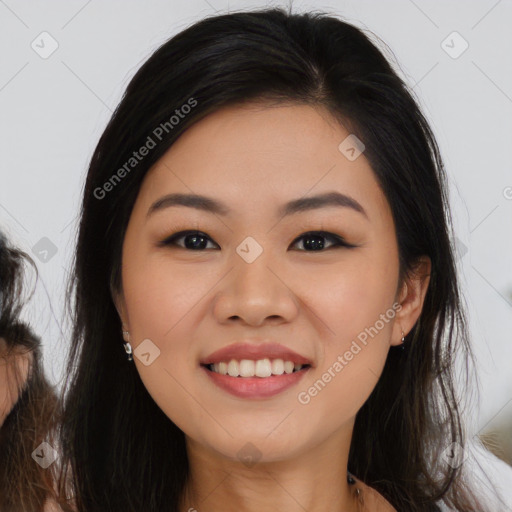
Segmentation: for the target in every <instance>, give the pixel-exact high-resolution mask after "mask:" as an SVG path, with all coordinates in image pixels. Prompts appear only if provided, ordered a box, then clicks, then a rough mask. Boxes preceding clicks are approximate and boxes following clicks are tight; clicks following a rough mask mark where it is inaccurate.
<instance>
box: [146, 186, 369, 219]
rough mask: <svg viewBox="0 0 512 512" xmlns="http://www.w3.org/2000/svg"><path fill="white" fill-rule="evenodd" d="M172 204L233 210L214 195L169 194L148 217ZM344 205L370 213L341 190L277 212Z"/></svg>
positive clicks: (287, 205) (301, 200)
mask: <svg viewBox="0 0 512 512" xmlns="http://www.w3.org/2000/svg"><path fill="white" fill-rule="evenodd" d="M172 206H186V207H188V208H195V209H197V210H203V211H206V212H210V213H215V214H218V215H222V216H226V215H229V214H230V213H231V212H232V210H231V209H230V208H229V207H228V206H226V205H225V204H224V203H222V202H221V201H219V200H217V199H213V198H212V197H207V196H203V195H200V194H179V193H175V194H168V195H165V196H163V197H161V198H160V199H157V200H156V201H155V202H154V203H153V204H152V205H151V206H150V208H149V210H148V213H147V215H146V217H149V216H150V215H152V214H153V213H155V212H157V211H160V210H163V209H165V208H170V207H172ZM332 206H337V207H344V208H351V209H352V210H354V211H356V212H358V213H361V214H362V215H363V216H364V217H366V219H368V214H367V213H366V211H365V209H364V208H363V207H362V206H361V204H360V203H358V202H357V201H356V200H355V199H354V198H352V197H350V196H347V195H346V194H342V193H340V192H335V191H332V192H326V193H323V194H319V195H316V196H309V197H301V198H299V199H294V200H292V201H289V202H288V203H285V204H284V205H282V206H281V207H280V208H279V209H278V212H277V215H278V216H279V217H285V216H287V215H292V214H294V213H299V212H304V211H308V210H315V209H319V208H326V207H332Z"/></svg>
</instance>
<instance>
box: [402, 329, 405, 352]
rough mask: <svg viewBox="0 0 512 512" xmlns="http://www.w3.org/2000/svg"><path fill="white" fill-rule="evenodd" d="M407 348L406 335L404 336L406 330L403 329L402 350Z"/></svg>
mask: <svg viewBox="0 0 512 512" xmlns="http://www.w3.org/2000/svg"><path fill="white" fill-rule="evenodd" d="M404 350H405V336H404V331H402V351H404Z"/></svg>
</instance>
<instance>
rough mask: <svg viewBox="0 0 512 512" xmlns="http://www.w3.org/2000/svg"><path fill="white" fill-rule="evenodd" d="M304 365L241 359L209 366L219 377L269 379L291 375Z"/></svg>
mask: <svg viewBox="0 0 512 512" xmlns="http://www.w3.org/2000/svg"><path fill="white" fill-rule="evenodd" d="M303 366H304V365H302V364H298V363H294V362H293V361H283V360H282V359H274V360H272V361H270V359H268V358H266V359H259V360H258V361H252V360H250V359H242V360H241V361H237V360H235V359H231V361H229V362H225V361H222V362H220V363H215V364H212V365H211V366H210V368H211V369H212V371H214V372H215V373H220V374H221V375H229V376H231V377H238V376H240V377H262V378H264V377H270V376H271V375H283V373H287V374H289V373H293V372H294V371H298V370H300V369H301V368H302V367H303Z"/></svg>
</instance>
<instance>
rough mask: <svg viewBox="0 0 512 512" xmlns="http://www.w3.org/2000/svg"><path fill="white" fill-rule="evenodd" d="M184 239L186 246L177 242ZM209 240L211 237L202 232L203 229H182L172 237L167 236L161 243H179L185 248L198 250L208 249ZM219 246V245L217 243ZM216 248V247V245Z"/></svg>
mask: <svg viewBox="0 0 512 512" xmlns="http://www.w3.org/2000/svg"><path fill="white" fill-rule="evenodd" d="M181 239H183V240H184V241H185V242H184V244H185V245H184V246H183V245H181V244H178V243H176V242H177V240H181ZM207 240H210V237H209V236H208V235H206V234H205V233H201V231H180V232H179V233H175V234H174V235H171V236H170V237H168V238H166V239H165V240H163V241H162V242H160V244H159V245H161V246H166V245H177V246H178V247H182V248H183V249H190V250H191V251H197V250H202V249H206V244H207ZM215 245H216V246H217V247H218V245H217V244H215ZM214 249H215V247H214Z"/></svg>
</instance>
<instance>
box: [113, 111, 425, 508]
mask: <svg viewBox="0 0 512 512" xmlns="http://www.w3.org/2000/svg"><path fill="white" fill-rule="evenodd" d="M348 135H349V132H348V131H347V130H346V129H345V128H344V127H343V126H341V125H340V124H339V123H338V122H336V121H335V120H334V119H333V118H331V117H330V115H329V114H328V113H327V112H326V111H324V110H321V109H317V108H313V107H311V106H304V105H280V106H277V107H276V106H272V107H270V106H268V105H265V104H258V103H253V104H250V105H245V106H243V107H240V106H237V107H228V108H224V109H222V110H219V111H217V112H214V113H213V114H210V115H209V116H207V117H206V118H204V119H202V120H201V121H199V122H197V123H196V124H195V125H193V126H192V127H191V128H189V129H188V130H187V131H186V132H185V133H184V134H183V135H182V136H181V137H180V138H179V139H178V140H177V141H176V143H175V144H174V145H173V146H172V147H171V148H170V150H169V151H168V152H167V153H166V154H165V155H164V156H163V157H162V158H161V159H160V161H159V162H157V164H156V165H155V166H154V167H153V168H152V169H151V170H150V171H149V173H148V174H147V176H146V178H145V180H144V182H143V184H142V187H141V189H140V192H139V195H138V198H137V201H136V203H135V206H134V208H133V211H132V215H131V218H130V221H129V225H128V229H127V232H126V236H125V240H124V246H123V262H122V292H121V293H120V294H119V295H117V296H115V297H114V300H115V302H116V306H117V308H118V311H119V314H120V318H121V320H122V321H123V324H124V326H125V328H126V329H127V330H128V331H129V332H130V338H131V344H132V347H133V349H134V350H135V349H136V347H137V346H138V345H139V344H140V343H141V341H142V340H145V339H148V338H149V339H150V340H151V341H152V343H154V344H155V345H156V346H157V347H158V349H159V350H160V355H159V357H157V358H156V359H154V361H153V362H152V363H151V364H150V365H149V366H145V365H144V364H143V363H142V362H141V360H139V359H138V358H137V357H134V362H135V365H136V367H137V370H138V371H139V373H140V376H141V378H142V380H143V382H144V385H145V386H146V387H147V389H148V391H149V393H150V394H151V396H152V397H153V399H154V400H155V402H156V403H157V404H158V405H159V407H160V408H161V409H162V410H163V411H164V412H165V414H166V415H167V416H168V417H169V418H170V419H171V420H172V421H173V422H174V423H175V424H176V425H177V426H178V427H179V428H180V429H182V430H183V432H184V433H185V435H186V440H187V450H188V456H189V461H190V467H191V479H190V484H189V486H188V487H187V493H186V498H185V499H184V502H183V504H182V505H183V506H182V510H183V511H187V510H189V508H191V507H193V508H194V509H196V510H197V511H199V512H201V510H208V511H210V512H217V511H220V510H222V511H240V510H244V511H260V510H287V511H290V512H295V511H301V512H302V511H303V510H308V511H310V512H316V511H320V510H321V511H323V512H325V511H335V510H345V511H352V510H357V506H356V502H355V500H354V498H353V496H351V486H349V485H348V484H347V461H348V453H349V447H350V440H351V436H352V429H353V424H354V418H355V415H356V413H357V411H358V410H359V409H360V407H361V406H362V405H363V404H364V402H365V401H366V399H367V398H368V396H369V395H370V393H371V391H372V390H373V388H374V387H375V384H376V383H377V380H378V377H379V376H380V374H381V372H382V369H383V366H384V363H385V360H386V356H387V353H388V350H389V348H390V346H391V345H398V344H400V343H401V337H402V331H404V333H405V334H407V333H408V332H409V330H410V329H411V328H412V327H413V325H414V323H415V322H416V320H417V318H418V317H419V314H420V312H421V307H422V304H423V300H424V296H425V293H426V290H427V286H428V273H429V270H430V266H429V261H428V258H425V259H424V260H423V261H422V263H421V265H419V266H418V274H417V276H415V277H414V279H413V278H411V279H408V280H407V282H406V284H405V285H404V286H403V287H402V288H401V289H398V270H399V267H398V248H397V243H396V236H395V227H394V222H393V218H392V215H391V210H390V208H389V204H388V203H387V201H386V198H385V196H384V194H383V193H382V191H381V189H380V188H379V186H378V184H377V181H376V179H375V176H374V174H373V171H372V169H371V167H370V165H369V163H368V161H367V160H366V159H365V157H364V153H363V154H362V155H361V156H359V157H358V158H357V159H356V160H354V161H349V160H348V159H347V158H346V157H345V156H344V155H343V154H342V153H341V152H340V150H339V149H338V146H339V144H340V143H341V142H342V141H343V140H344V139H345V138H346V137H347V136H348ZM333 190H334V191H338V192H341V193H344V194H346V195H349V196H351V197H352V198H353V199H355V200H356V201H358V202H359V203H360V204H361V205H362V206H363V208H364V210H365V211H366V214H367V217H366V216H364V215H363V214H361V213H358V212H356V211H354V210H352V209H350V208H348V207H335V206H330V207H324V208H321V209H317V210H311V211H305V212H300V213H296V214H293V215H290V216H288V217H278V215H277V208H278V206H279V205H281V204H283V203H285V202H287V201H290V200H293V199H298V198H301V197H304V196H311V195H317V194H320V193H323V192H329V191H333ZM175 192H180V193H196V194H203V195H206V196H209V197H213V198H216V199H218V200H220V201H222V202H223V203H225V204H226V205H227V206H228V207H229V208H230V209H231V210H232V213H231V214H229V215H227V216H225V217H224V216H221V215H216V214H213V213H208V212H205V211H200V210H196V209H192V208H190V207H183V206H173V207H169V208H165V209H162V210H158V211H156V212H154V213H153V214H151V215H149V216H148V215H147V214H148V210H149V209H150V207H151V205H152V204H153V203H154V202H155V201H156V200H158V199H160V198H161V197H163V196H164V195H166V194H169V193H175ZM194 229H197V230H199V231H201V232H203V233H205V234H206V235H207V236H208V238H207V239H206V240H207V241H208V245H207V248H206V249H199V250H197V249H196V250H194V249H186V248H184V247H185V239H184V238H180V239H179V240H177V241H176V242H177V244H178V245H176V246H172V245H169V246H162V247H160V246H158V243H159V242H161V241H162V240H164V239H166V238H167V237H169V236H170V235H172V234H174V233H177V232H178V231H182V230H194ZM307 231H326V232H329V233H333V234H335V235H339V236H342V237H343V238H344V239H345V240H346V241H347V242H348V243H350V244H354V245H356V246H357V247H355V248H346V247H334V246H332V242H331V241H330V239H328V238H325V239H323V241H324V244H325V248H324V249H309V248H308V247H307V238H308V237H306V238H299V237H300V236H301V235H303V234H304V233H305V232H307ZM248 236H251V237H253V238H254V239H255V240H256V241H257V242H258V244H259V245H260V246H261V247H262V249H263V252H262V253H261V255H260V256H259V257H258V258H257V259H256V260H255V261H254V262H252V263H247V262H246V261H245V260H244V259H242V258H241V257H240V256H239V254H238V253H237V252H236V248H237V247H238V246H239V245H240V244H241V242H242V241H244V239H245V238H246V237H248ZM210 240H211V241H210ZM180 245H181V247H180ZM191 245H193V243H192V244H191ZM197 245H199V244H197ZM422 275H427V277H426V278H425V279H421V276H422ZM393 304H401V309H400V310H399V311H398V312H396V316H394V318H393V319H392V320H390V321H388V322H386V323H384V327H383V328H381V329H380V330H379V332H378V334H377V335H374V337H373V338H369V341H368V343H367V345H366V346H364V345H361V344H360V345H361V346H362V347H364V348H362V350H360V351H359V352H358V353H357V355H355V356H354V357H353V359H352V360H351V361H349V362H348V364H347V365H346V366H344V368H343V370H342V371H340V372H338V373H337V374H336V376H335V377H334V378H332V379H331V381H330V382H329V383H328V384H327V385H326V386H325V387H324V388H323V389H322V390H321V391H320V392H319V393H318V394H317V395H316V396H314V397H312V398H311V400H310V402H309V403H308V404H302V403H300V402H299V401H298V399H297V396H298V393H299V392H300V391H305V390H306V391H307V390H308V388H309V387H310V386H312V385H313V383H314V382H315V381H317V380H318V379H320V378H321V376H322V374H323V373H324V372H325V371H327V369H328V368H329V367H332V366H333V364H334V363H335V361H337V358H338V356H339V355H343V354H344V353H345V352H346V351H347V350H349V348H350V346H351V344H352V341H353V340H356V339H357V336H358V334H360V333H361V332H362V331H364V329H365V328H368V327H370V326H374V325H375V323H376V321H377V320H378V319H379V317H380V315H382V314H384V313H386V311H388V310H391V311H394V310H393V309H392V306H393ZM246 337H256V338H258V339H261V340H271V341H274V342H277V343H281V344H283V345H285V346H287V347H290V348H291V349H293V350H295V351H296V352H298V353H299V354H302V355H304V356H305V357H307V358H308V359H310V360H311V361H313V368H312V369H311V370H309V372H308V373H307V374H306V375H305V376H304V377H303V378H302V380H301V381H300V382H299V384H298V385H297V386H293V387H292V388H289V389H288V390H286V391H284V392H282V393H280V394H278V395H276V396H274V397H271V398H266V399H242V398H237V397H234V396H232V395H230V394H227V393H226V392H224V391H222V390H220V389H219V388H218V387H217V386H215V385H213V384H212V383H211V382H210V379H209V378H208V376H207V375H205V374H204V372H203V370H201V368H200V367H199V360H200V359H201V358H203V357H206V356H208V355H209V354H211V353H212V352H213V351H216V350H217V349H219V348H221V347H224V346H226V345H229V344H231V343H233V342H235V341H238V340H240V339H242V338H246ZM247 443H252V445H254V447H255V449H256V450H257V453H258V454H259V456H260V459H259V460H258V462H257V463H256V464H255V465H253V466H251V467H248V466H247V465H245V464H243V463H242V461H241V460H240V459H239V456H238V455H237V454H238V452H239V451H240V450H241V449H242V448H243V447H244V446H246V444H247ZM255 449H254V448H252V450H255ZM363 486H364V484H362V483H360V485H359V487H363ZM365 490H366V496H367V497H366V507H367V508H366V509H367V510H393V508H392V507H390V506H389V505H387V506H386V504H385V502H384V500H383V499H380V500H379V496H378V495H377V493H376V492H375V493H372V490H371V489H370V488H366V489H365ZM386 503H387V502H386Z"/></svg>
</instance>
